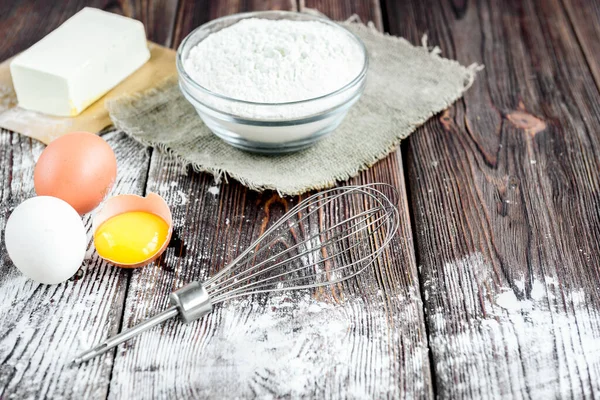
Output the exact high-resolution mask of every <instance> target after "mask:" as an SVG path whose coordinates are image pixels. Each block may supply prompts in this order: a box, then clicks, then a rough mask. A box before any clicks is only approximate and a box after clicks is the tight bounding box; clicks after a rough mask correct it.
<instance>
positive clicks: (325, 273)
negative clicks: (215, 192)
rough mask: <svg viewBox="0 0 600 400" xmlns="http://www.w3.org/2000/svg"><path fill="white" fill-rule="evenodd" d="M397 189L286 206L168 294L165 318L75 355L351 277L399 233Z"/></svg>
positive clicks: (327, 194)
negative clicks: (259, 298) (242, 300)
mask: <svg viewBox="0 0 600 400" xmlns="http://www.w3.org/2000/svg"><path fill="white" fill-rule="evenodd" d="M396 200H397V194H396V191H395V190H394V189H393V188H392V187H391V186H389V185H387V184H369V185H360V186H345V187H340V188H335V189H330V190H326V191H322V192H319V193H316V194H314V195H312V196H310V197H308V198H307V199H305V200H303V201H302V202H300V203H299V204H297V205H296V206H295V207H293V208H291V209H290V210H289V211H288V212H287V213H286V214H285V215H284V216H283V217H282V218H280V219H279V220H277V222H276V223H274V224H273V225H272V226H271V227H270V228H268V229H267V230H266V231H265V232H264V233H263V234H262V235H261V236H260V237H259V238H258V239H257V240H256V241H255V242H254V243H252V244H251V245H250V246H249V247H248V248H247V249H246V250H244V251H243V252H242V253H241V254H240V255H239V256H238V257H236V258H235V259H234V260H233V261H232V262H231V263H229V265H227V266H225V267H224V268H222V269H221V270H220V271H219V272H218V273H217V274H215V275H214V276H213V277H211V278H209V279H208V280H206V281H205V282H204V283H199V282H192V283H190V284H188V285H186V286H184V287H182V288H181V289H179V290H176V291H175V292H173V293H171V295H170V300H171V303H172V304H173V305H172V306H171V307H170V308H168V309H167V310H165V311H163V312H162V313H160V314H158V315H156V316H154V317H152V318H150V319H148V320H146V321H144V322H142V323H141V324H139V325H137V326H135V327H133V328H131V329H128V330H125V331H124V332H122V333H119V334H118V335H116V336H114V337H112V338H109V339H107V340H106V341H104V342H102V343H100V344H98V345H97V346H95V347H94V348H92V349H90V350H88V351H86V352H85V353H83V354H81V355H79V357H77V358H76V359H75V360H74V362H75V363H81V362H85V361H88V360H90V359H92V358H94V357H96V356H98V355H100V354H102V353H104V352H106V351H108V350H109V349H112V348H113V347H115V346H117V345H119V344H120V343H123V342H125V341H126V340H129V339H130V338H132V337H134V336H136V335H138V334H140V333H142V332H144V331H145V330H147V329H150V328H152V327H153V326H155V325H158V324H160V323H162V322H164V321H166V320H168V319H169V318H172V317H175V316H176V315H180V316H181V318H182V319H183V321H184V322H185V323H189V322H191V321H195V320H197V319H198V318H200V317H202V316H204V315H206V314H208V313H210V312H211V311H212V308H213V306H214V305H215V304H219V303H222V302H224V301H227V300H231V299H234V298H237V297H240V296H248V295H254V294H258V293H267V292H275V291H284V290H296V289H308V288H315V287H318V286H325V285H332V284H336V283H339V282H341V281H344V280H346V279H349V278H352V277H353V276H356V275H357V274H358V273H360V272H361V271H363V270H365V269H366V268H367V267H369V266H370V265H372V264H373V263H374V262H375V261H376V260H377V259H378V257H379V255H380V254H381V253H382V252H383V251H385V248H386V247H387V245H388V244H389V243H390V241H391V240H392V238H393V236H394V235H395V233H396V231H397V229H398V219H399V215H398V210H397V208H396V206H395V204H396Z"/></svg>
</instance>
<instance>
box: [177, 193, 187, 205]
mask: <svg viewBox="0 0 600 400" xmlns="http://www.w3.org/2000/svg"><path fill="white" fill-rule="evenodd" d="M177 194H178V195H179V205H182V206H185V205H186V204H187V202H188V198H187V196H186V195H185V193H183V190H177Z"/></svg>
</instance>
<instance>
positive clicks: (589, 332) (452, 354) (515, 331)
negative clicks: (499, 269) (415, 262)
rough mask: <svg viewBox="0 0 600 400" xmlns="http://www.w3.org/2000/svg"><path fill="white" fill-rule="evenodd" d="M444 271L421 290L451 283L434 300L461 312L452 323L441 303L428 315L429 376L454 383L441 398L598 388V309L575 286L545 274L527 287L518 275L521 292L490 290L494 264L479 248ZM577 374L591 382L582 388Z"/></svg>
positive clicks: (428, 292)
mask: <svg viewBox="0 0 600 400" xmlns="http://www.w3.org/2000/svg"><path fill="white" fill-rule="evenodd" d="M443 271H444V275H443V277H442V278H430V279H429V280H428V281H426V282H425V285H424V295H425V297H426V298H428V297H432V296H434V295H437V296H439V295H440V294H439V292H440V291H448V290H450V288H451V289H452V292H453V295H452V296H451V297H450V298H448V296H446V295H441V297H440V298H444V299H448V300H447V301H450V302H453V303H455V304H453V305H452V308H453V309H460V310H462V311H461V312H462V313H464V314H465V316H464V317H462V318H460V319H459V320H460V322H459V321H458V320H457V318H455V317H453V316H451V315H449V314H448V313H447V311H445V310H444V309H443V308H441V307H440V308H438V309H435V310H432V311H433V312H432V311H429V315H428V317H427V318H428V320H429V323H430V324H432V326H433V329H432V332H433V333H432V334H431V335H430V338H429V339H430V345H431V349H432V351H433V352H434V357H435V358H436V359H437V360H438V362H437V364H436V374H437V375H438V377H439V379H441V380H442V381H444V382H453V391H451V392H450V391H449V392H447V393H446V392H445V393H440V396H442V397H444V396H448V395H451V393H457V391H462V392H463V393H471V395H475V394H477V393H479V394H481V395H485V396H489V397H491V398H494V397H504V396H516V397H529V396H531V395H532V394H531V393H535V397H536V398H554V397H557V396H558V397H563V398H566V397H571V396H573V395H574V394H575V395H574V396H575V397H578V395H576V393H579V394H583V395H585V396H586V397H588V396H591V395H592V391H594V390H600V383H598V382H600V310H598V309H596V308H594V306H593V305H592V304H588V302H587V301H586V293H585V291H584V290H583V289H582V288H570V289H569V288H568V287H566V286H564V285H565V283H563V284H562V285H559V283H558V281H557V279H556V278H554V277H549V276H546V277H545V278H544V280H533V281H532V282H531V286H530V288H529V292H528V290H527V285H526V281H525V279H521V280H517V281H516V282H514V286H515V287H516V288H517V289H518V290H519V291H520V293H515V292H514V291H513V290H512V289H511V288H510V287H500V288H494V283H493V281H492V277H493V274H494V268H493V266H492V265H491V264H489V263H488V262H486V261H485V260H484V257H483V256H482V255H481V254H478V253H476V254H472V255H470V256H467V257H465V258H463V259H461V260H457V261H455V262H453V263H448V264H446V265H444V267H443ZM474 285H475V286H476V287H477V292H475V293H473V287H474ZM447 307H450V305H447V306H446V308H447ZM557 349H558V350H557ZM582 371H585V372H582ZM582 373H583V374H589V375H590V381H591V382H597V383H596V385H597V386H596V387H594V388H590V387H589V386H585V385H582V382H581V380H580V379H579V378H577V376H578V375H577V374H582ZM490 382H495V384H491V385H490ZM496 391H497V392H496ZM532 391H534V392H532Z"/></svg>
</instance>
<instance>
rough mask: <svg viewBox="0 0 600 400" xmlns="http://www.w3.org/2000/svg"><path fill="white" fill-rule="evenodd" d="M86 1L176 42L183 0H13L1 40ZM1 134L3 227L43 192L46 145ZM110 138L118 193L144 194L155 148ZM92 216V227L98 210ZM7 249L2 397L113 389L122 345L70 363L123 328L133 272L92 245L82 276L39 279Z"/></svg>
mask: <svg viewBox="0 0 600 400" xmlns="http://www.w3.org/2000/svg"><path fill="white" fill-rule="evenodd" d="M84 6H93V7H98V8H103V9H107V10H108V11H112V12H117V13H120V14H125V15H128V16H132V17H135V18H138V19H141V20H142V21H143V22H144V23H145V25H146V29H147V31H148V34H149V37H150V39H151V40H154V41H157V42H159V43H161V42H163V41H164V42H165V43H166V44H169V43H170V42H169V41H170V40H171V39H170V36H169V35H170V33H169V29H170V30H171V33H172V26H173V22H171V23H170V27H171V28H168V26H169V23H168V21H167V19H168V14H169V12H168V11H169V7H171V10H172V12H171V15H172V18H173V21H174V15H175V9H176V6H177V4H176V3H173V2H171V3H168V4H166V5H165V8H161V6H160V5H159V6H154V7H148V11H149V12H148V13H144V12H137V11H136V10H137V9H136V7H139V5H135V4H133V5H131V4H127V5H126V7H123V8H119V5H118V4H117V5H115V4H113V3H110V2H102V1H87V2H71V3H69V5H68V7H65V6H64V5H62V6H61V7H57V6H56V4H54V3H47V2H42V3H35V4H33V3H26V2H18V3H17V2H12V3H11V4H8V3H3V4H2V5H0V8H1V10H0V18H1V20H0V34H1V35H2V37H3V38H4V39H3V41H2V42H1V43H0V56H1V58H2V59H4V58H5V57H8V56H11V55H13V54H16V53H17V52H18V51H21V50H23V49H24V48H27V47H28V46H30V45H31V44H33V43H35V42H36V41H37V40H39V39H41V38H42V37H43V36H44V35H46V34H47V33H49V32H50V31H51V30H53V29H54V28H56V27H57V26H58V25H60V23H62V22H63V21H64V20H66V19H67V18H69V17H70V16H71V15H73V14H74V13H75V12H77V11H78V10H79V9H81V8H82V7H84ZM152 12H155V13H161V17H160V18H158V17H155V14H153V13H152ZM163 14H164V15H163ZM149 18H151V19H152V21H149V20H148V19H149ZM163 24H166V26H167V28H166V30H164V29H163V28H164V26H163ZM155 26H157V27H158V29H155ZM0 138H1V139H0V141H1V143H2V144H1V146H0V152H1V153H2V156H1V157H0V160H2V164H3V165H2V168H1V173H0V175H1V177H2V179H1V180H0V190H2V203H1V206H0V208H1V214H0V227H2V229H3V228H4V225H5V221H6V218H7V217H8V215H9V214H10V211H11V210H12V209H13V208H14V207H16V205H18V204H19V203H20V202H21V201H23V200H24V199H26V198H28V197H31V196H33V195H35V193H34V190H33V176H32V173H33V166H34V162H35V159H37V157H38V156H39V154H40V152H41V151H42V149H43V146H42V145H41V144H39V143H36V142H32V141H31V140H30V139H28V138H24V137H21V136H19V135H17V134H12V133H9V132H5V131H3V132H1V133H0ZM105 138H106V139H107V140H108V141H109V143H110V144H111V146H112V147H113V149H114V150H115V153H116V155H117V160H118V164H119V171H118V177H117V183H116V185H115V187H114V189H113V192H112V193H113V194H115V193H138V194H143V193H144V190H145V184H146V175H147V171H148V165H149V162H150V157H149V153H148V151H147V149H145V148H144V147H143V146H141V145H139V144H137V143H135V142H134V141H133V140H131V139H128V138H126V137H125V136H124V135H122V134H118V133H109V134H107V135H105ZM84 221H85V223H86V225H87V226H88V229H89V227H90V225H91V221H90V216H89V215H88V216H86V217H85V219H84ZM2 234H3V232H2ZM88 234H89V235H90V236H91V233H90V232H88ZM0 254H1V255H2V257H1V259H0V282H1V283H0V297H1V298H2V299H3V300H2V303H1V304H0V321H2V323H1V324H0V327H1V328H0V359H1V361H0V397H2V398H33V397H35V398H44V397H47V398H65V397H73V398H102V397H106V395H107V394H108V389H109V381H110V378H111V374H112V359H113V355H114V353H110V354H107V355H106V356H104V357H103V358H100V359H98V360H97V361H95V362H94V363H90V364H88V365H86V366H84V367H81V368H79V369H78V368H75V367H72V366H69V365H68V363H69V362H70V360H71V359H72V357H73V356H74V355H75V354H76V353H77V352H79V351H81V350H83V349H84V348H86V347H88V346H89V345H91V343H92V342H94V341H97V340H98V339H99V338H100V337H106V336H107V335H109V334H114V333H115V332H117V331H118V329H119V326H120V323H121V318H122V314H123V310H122V307H123V304H124V298H125V293H126V287H127V284H128V280H129V273H128V272H127V271H124V270H119V269H117V268H115V267H112V266H108V265H107V264H106V263H103V262H100V260H98V258H97V256H96V255H95V253H93V252H91V251H90V253H89V256H88V259H87V261H86V264H87V266H86V268H84V269H82V270H81V271H80V273H79V274H78V275H77V277H76V279H74V280H72V281H69V282H67V283H65V284H62V285H53V286H45V285H37V284H35V283H33V282H31V281H28V280H26V279H24V278H22V277H21V276H20V274H19V273H18V271H17V270H16V269H15V268H14V267H13V266H12V264H11V263H10V260H9V259H8V257H7V255H6V250H5V249H4V248H3V247H1V248H0ZM85 271H87V272H85Z"/></svg>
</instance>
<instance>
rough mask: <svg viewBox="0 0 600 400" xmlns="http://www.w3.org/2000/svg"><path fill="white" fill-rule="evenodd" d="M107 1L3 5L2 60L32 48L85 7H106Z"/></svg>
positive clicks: (0, 28)
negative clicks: (58, 4)
mask: <svg viewBox="0 0 600 400" xmlns="http://www.w3.org/2000/svg"><path fill="white" fill-rule="evenodd" d="M108 3H109V1H108V0H91V1H90V0H88V1H85V0H68V1H63V2H61V7H56V4H55V3H54V2H51V1H2V2H0V37H1V38H2V40H1V41H0V60H5V59H7V58H9V57H11V56H13V55H15V54H17V53H18V52H20V51H23V50H24V49H26V48H28V47H29V46H31V45H33V44H34V43H35V42H37V41H38V40H40V39H41V38H43V37H44V36H46V35H47V34H48V33H50V32H52V31H53V30H54V29H56V28H57V27H58V26H59V25H60V24H62V23H63V22H64V21H66V20H67V19H68V18H69V17H71V16H72V15H73V14H75V13H76V12H77V11H79V10H81V9H82V8H83V7H85V6H91V7H97V8H105V7H106V6H107V5H108Z"/></svg>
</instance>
